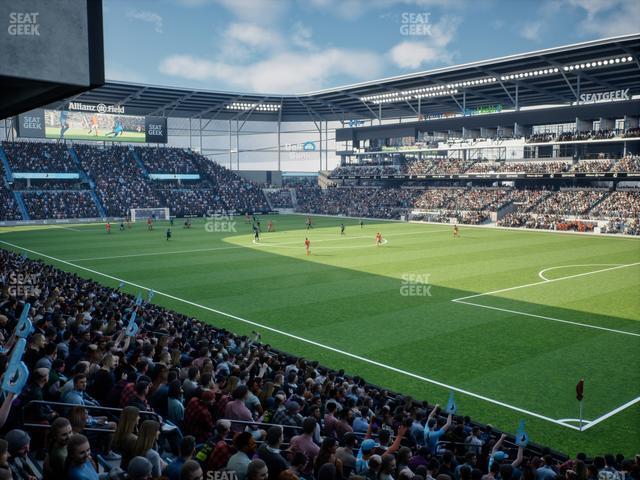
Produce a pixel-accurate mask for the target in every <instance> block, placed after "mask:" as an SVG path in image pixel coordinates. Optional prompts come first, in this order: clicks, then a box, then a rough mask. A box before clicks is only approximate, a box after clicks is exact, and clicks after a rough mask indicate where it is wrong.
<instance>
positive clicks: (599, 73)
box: [50, 34, 640, 121]
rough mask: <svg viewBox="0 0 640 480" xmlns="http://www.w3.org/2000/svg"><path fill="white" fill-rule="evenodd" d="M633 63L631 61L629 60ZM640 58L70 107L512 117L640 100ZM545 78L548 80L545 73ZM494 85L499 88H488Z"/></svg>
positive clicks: (614, 53)
mask: <svg viewBox="0 0 640 480" xmlns="http://www.w3.org/2000/svg"><path fill="white" fill-rule="evenodd" d="M629 57H630V58H631V60H628V59H629ZM639 57H640V34H634V35H626V36H621V37H614V38H608V39H602V40H595V41H589V42H584V43H580V44H575V45H569V46H565V47H557V48H551V49H546V50H540V51H536V52H531V53H525V54H519V55H511V56H508V57H502V58H497V59H493V60H486V61H480V62H474V63H468V64H464V65H458V66H453V67H446V68H439V69H435V70H430V71H426V72H420V73H415V74H410V75H403V76H399V77H393V78H388V79H382V80H376V81H370V82H365V83H359V84H355V85H348V86H345V87H339V88H332V89H327V90H321V91H317V92H310V93H305V94H299V95H281V94H278V95H266V94H264V95H263V94H249V93H229V92H214V91H205V90H189V89H182V88H173V87H162V86H151V85H137V84H130V83H120V82H107V83H106V84H105V85H104V86H102V87H99V88H96V89H94V90H91V91H89V92H86V93H82V94H80V95H78V96H76V97H73V98H72V99H68V100H74V101H79V102H84V103H105V104H118V105H123V106H125V108H126V113H131V114H138V115H162V116H168V117H169V116H170V117H185V118H186V117H192V118H202V119H223V120H228V119H236V120H240V121H244V120H247V119H250V120H262V121H277V120H278V119H280V120H282V121H319V120H323V121H324V120H349V119H368V118H378V115H379V113H381V114H382V118H397V117H399V116H404V117H411V116H413V117H417V113H418V103H419V102H420V113H421V114H423V115H430V114H442V113H445V112H460V111H461V109H462V107H463V106H464V107H466V108H468V109H473V108H477V107H482V106H487V105H496V104H501V105H502V107H503V108H504V109H511V108H515V107H516V96H517V107H525V106H535V105H549V104H570V103H571V102H575V101H576V97H577V94H578V92H580V93H593V92H602V91H610V90H619V89H627V88H629V89H630V91H629V94H630V95H633V94H640V62H639V60H638V59H639ZM611 59H618V62H611V64H609V61H610V60H611ZM621 59H624V61H620V60H621ZM605 60H606V61H607V62H606V64H604V61H605ZM591 61H593V62H594V63H593V66H591V67H587V66H586V64H587V63H590V62H591ZM597 62H601V64H600V65H598V64H597ZM575 64H577V65H580V64H583V65H584V66H583V67H582V68H580V69H578V70H573V69H571V70H568V68H569V67H570V66H572V65H575ZM565 67H567V70H565ZM554 69H557V71H554ZM545 70H546V71H547V72H548V73H544V71H545ZM520 73H522V74H523V77H522V78H518V79H517V80H516V79H510V78H508V77H509V76H510V75H513V74H516V75H518V74H520ZM525 74H526V76H524V75H525ZM486 79H493V80H492V81H491V82H487V80H486ZM483 80H484V82H483ZM473 81H476V82H477V83H476V84H473V83H472V84H470V85H467V86H463V85H458V86H457V87H455V89H456V90H457V92H456V93H453V94H449V95H446V96H438V97H432V98H421V99H420V101H418V100H417V99H416V98H413V97H412V98H408V99H407V100H400V101H394V102H393V103H382V104H380V105H378V104H376V103H373V102H370V101H367V102H363V101H362V100H361V98H362V97H366V96H370V95H379V94H387V95H388V94H393V93H394V92H397V94H398V95H402V92H403V91H407V90H413V89H421V88H429V87H431V88H434V89H435V88H437V87H439V88H440V89H441V90H440V91H442V89H447V90H449V89H450V88H451V89H453V88H454V87H451V85H455V84H458V83H464V82H473ZM485 82H486V83H485ZM435 91H436V92H437V91H438V90H435ZM233 102H241V103H245V104H255V105H258V106H259V107H257V108H255V107H254V108H248V109H247V110H244V111H238V110H230V109H228V108H227V106H228V105H230V104H231V103H233ZM63 105H64V103H63V102H57V103H54V104H51V105H50V107H54V108H60V107H62V106H63ZM265 105H276V106H279V108H280V110H278V111H260V108H264V107H263V106H265Z"/></svg>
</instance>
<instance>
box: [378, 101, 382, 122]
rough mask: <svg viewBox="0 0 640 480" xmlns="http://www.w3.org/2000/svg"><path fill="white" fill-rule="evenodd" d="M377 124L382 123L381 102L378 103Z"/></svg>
mask: <svg viewBox="0 0 640 480" xmlns="http://www.w3.org/2000/svg"><path fill="white" fill-rule="evenodd" d="M378 125H382V103H379V104H378Z"/></svg>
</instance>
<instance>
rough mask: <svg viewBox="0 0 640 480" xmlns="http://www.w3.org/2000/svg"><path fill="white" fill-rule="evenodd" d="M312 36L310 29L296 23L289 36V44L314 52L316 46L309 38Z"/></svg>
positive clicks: (300, 23)
mask: <svg viewBox="0 0 640 480" xmlns="http://www.w3.org/2000/svg"><path fill="white" fill-rule="evenodd" d="M312 36H313V32H312V31H311V28H310V27H308V26H306V25H305V24H303V23H302V22H296V23H295V24H294V25H293V32H292V34H291V43H292V44H293V45H294V46H296V47H299V48H302V49H304V50H315V49H316V46H315V45H314V43H313V41H312V40H311V37H312Z"/></svg>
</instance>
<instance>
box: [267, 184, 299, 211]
mask: <svg viewBox="0 0 640 480" xmlns="http://www.w3.org/2000/svg"><path fill="white" fill-rule="evenodd" d="M266 195H267V198H268V199H269V203H270V204H271V207H272V208H293V200H292V198H291V191H290V190H289V189H288V188H281V189H278V190H267V191H266Z"/></svg>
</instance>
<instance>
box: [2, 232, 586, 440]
mask: <svg viewBox="0 0 640 480" xmlns="http://www.w3.org/2000/svg"><path fill="white" fill-rule="evenodd" d="M0 243H2V244H4V245H8V246H10V247H12V248H16V249H18V250H22V251H25V252H29V253H33V254H34V255H38V256H41V257H44V258H48V259H50V260H53V261H55V262H58V263H62V264H64V265H69V266H71V267H73V268H77V269H80V270H84V271H86V272H89V273H93V274H95V275H100V276H102V277H105V278H109V279H111V280H115V281H117V282H122V283H125V284H127V285H131V286H132V287H136V288H140V289H143V290H151V288H150V287H146V286H144V285H140V284H137V283H134V282H130V281H128V280H125V279H122V278H118V277H115V276H113V275H109V274H107V273H102V272H99V271H97V270H93V269H90V268H87V267H83V266H82V265H76V264H74V263H71V262H69V261H67V260H63V259H60V258H56V257H52V256H50V255H47V254H44V253H41V252H38V251H35V250H31V249H28V248H25V247H21V246H19V245H15V244H13V243H9V242H5V241H3V240H0ZM153 291H154V292H155V294H156V295H161V296H163V297H166V298H170V299H172V300H175V301H178V302H181V303H184V304H187V305H191V306H193V307H197V308H200V309H202V310H207V311H209V312H212V313H215V314H217V315H221V316H223V317H227V318H230V319H233V320H237V321H239V322H242V323H246V324H248V325H252V326H255V327H259V328H261V329H263V330H267V331H270V332H273V333H276V334H278V335H282V336H285V337H288V338H292V339H294V340H298V341H300V342H304V343H307V344H309V345H313V346H315V347H319V348H322V349H324V350H329V351H331V352H334V353H338V354H340V355H343V356H345V357H349V358H353V359H355V360H359V361H361V362H364V363H368V364H370V365H374V366H376V367H380V368H383V369H385V370H389V371H392V372H394V373H399V374H401V375H405V376H407V377H411V378H414V379H416V380H421V381H423V382H425V383H429V384H432V385H436V386H438V387H442V388H446V389H448V390H453V391H455V392H458V393H461V394H463V395H467V396H469V397H473V398H476V399H478V400H482V401H485V402H487V403H491V404H493V405H497V406H499V407H503V408H507V409H509V410H513V411H515V412H519V413H523V414H525V415H529V416H531V417H535V418H538V419H540V420H544V421H547V422H550V423H553V424H555V425H559V426H562V427H565V428H569V429H572V430H577V431H579V430H580V429H579V428H578V427H576V426H574V425H568V424H565V423H562V422H560V421H558V420H557V419H554V418H551V417H547V416H545V415H542V414H540V413H536V412H532V411H530V410H526V409H524V408H520V407H517V406H515V405H510V404H508V403H505V402H502V401H500V400H496V399H493V398H490V397H486V396H484V395H480V394H477V393H474V392H470V391H468V390H464V389H462V388H458V387H455V386H453V385H448V384H446V383H443V382H440V381H438V380H434V379H432V378H428V377H424V376H422V375H418V374H415V373H412V372H408V371H406V370H402V369H400V368H397V367H393V366H391V365H387V364H384V363H381V362H378V361H376V360H372V359H369V358H366V357H362V356H360V355H356V354H354V353H351V352H347V351H344V350H340V349H338V348H335V347H332V346H330V345H324V344H322V343H319V342H316V341H315V340H310V339H307V338H304V337H300V336H298V335H294V334H292V333H289V332H285V331H282V330H278V329H276V328H273V327H270V326H268V325H264V324H261V323H258V322H254V321H252V320H248V319H246V318H242V317H239V316H237V315H233V314H231V313H227V312H223V311H221V310H217V309H215V308H211V307H207V306H206V305H201V304H198V303H195V302H192V301H190V300H186V299H184V298H180V297H176V296H175V295H171V294H169V293H164V292H161V291H158V290H156V289H153Z"/></svg>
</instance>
